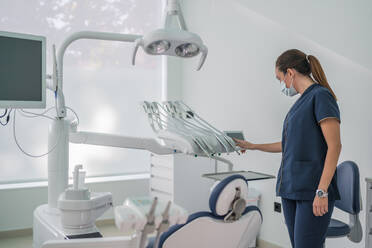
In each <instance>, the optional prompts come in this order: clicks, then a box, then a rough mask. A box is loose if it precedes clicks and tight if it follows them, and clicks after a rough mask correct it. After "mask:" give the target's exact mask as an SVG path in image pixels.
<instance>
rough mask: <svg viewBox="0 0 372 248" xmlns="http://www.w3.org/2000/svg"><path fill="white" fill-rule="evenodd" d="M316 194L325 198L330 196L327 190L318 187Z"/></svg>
mask: <svg viewBox="0 0 372 248" xmlns="http://www.w3.org/2000/svg"><path fill="white" fill-rule="evenodd" d="M316 196H317V197H319V198H325V197H327V196H328V193H327V192H325V191H324V190H322V189H317V190H316Z"/></svg>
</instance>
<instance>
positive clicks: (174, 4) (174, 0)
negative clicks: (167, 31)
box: [164, 0, 187, 31]
mask: <svg viewBox="0 0 372 248" xmlns="http://www.w3.org/2000/svg"><path fill="white" fill-rule="evenodd" d="M170 16H177V20H178V24H179V26H180V29H182V30H186V31H187V25H186V22H185V18H184V17H183V14H182V9H181V5H180V3H179V1H178V0H167V6H166V9H165V21H164V27H165V28H167V27H168V26H169V17H170Z"/></svg>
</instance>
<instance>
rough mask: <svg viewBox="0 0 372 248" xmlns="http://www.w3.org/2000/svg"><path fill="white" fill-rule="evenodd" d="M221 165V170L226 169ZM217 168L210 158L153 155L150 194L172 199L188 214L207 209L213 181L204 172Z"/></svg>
mask: <svg viewBox="0 0 372 248" xmlns="http://www.w3.org/2000/svg"><path fill="white" fill-rule="evenodd" d="M219 165H220V166H221V169H219V171H220V170H223V169H225V168H227V166H225V165H222V164H221V163H219ZM214 171H215V162H214V160H211V159H209V158H205V157H197V158H195V157H193V156H190V155H185V154H172V155H156V154H151V179H150V194H151V196H153V197H155V196H157V197H158V198H159V199H162V200H167V201H168V200H171V201H173V202H174V203H176V204H178V205H180V206H182V207H184V208H185V209H186V210H187V211H188V212H189V213H194V212H197V211H208V210H209V206H208V200H209V192H210V188H211V187H212V185H213V183H214V182H213V180H210V179H206V178H204V177H202V175H203V174H206V173H213V172H214Z"/></svg>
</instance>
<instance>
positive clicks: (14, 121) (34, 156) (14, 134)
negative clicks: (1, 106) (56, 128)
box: [9, 110, 61, 158]
mask: <svg viewBox="0 0 372 248" xmlns="http://www.w3.org/2000/svg"><path fill="white" fill-rule="evenodd" d="M11 111H12V110H10V112H9V114H10V113H11ZM16 112H17V110H14V113H13V137H14V141H15V143H16V144H17V146H18V148H19V150H21V152H23V153H24V154H25V155H27V156H29V157H32V158H41V157H44V156H46V155H48V154H49V153H51V152H52V151H54V149H56V147H57V146H58V143H59V141H60V139H61V132H60V133H59V135H58V139H57V141H56V144H55V145H54V146H53V148H52V149H51V150H50V151H48V152H47V153H44V154H41V155H32V154H30V153H28V152H26V151H25V150H24V149H23V148H22V147H21V146H20V144H19V142H18V140H17V135H16ZM30 113H31V112H30ZM48 117H49V116H48ZM49 118H50V117H49Z"/></svg>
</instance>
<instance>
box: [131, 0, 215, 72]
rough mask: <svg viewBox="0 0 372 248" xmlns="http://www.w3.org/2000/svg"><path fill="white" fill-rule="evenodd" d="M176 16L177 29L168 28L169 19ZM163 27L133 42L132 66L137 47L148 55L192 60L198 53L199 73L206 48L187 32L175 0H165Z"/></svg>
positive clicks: (195, 36) (193, 34) (199, 40)
mask: <svg viewBox="0 0 372 248" xmlns="http://www.w3.org/2000/svg"><path fill="white" fill-rule="evenodd" d="M172 16H176V17H177V20H178V24H179V29H176V28H170V27H169V26H170V17H172ZM164 27H165V28H162V29H157V30H154V31H152V32H150V33H148V34H146V35H144V36H143V37H141V38H139V39H137V40H136V41H135V46H134V50H133V57H132V64H133V65H134V64H135V61H136V55H137V51H138V48H139V47H142V48H143V50H144V51H145V52H146V53H147V54H150V55H168V56H175V57H180V58H192V57H195V56H197V55H199V54H200V53H201V54H202V55H201V57H200V61H199V64H198V67H197V70H198V71H199V70H200V69H201V67H202V66H203V64H204V62H205V60H206V58H207V54H208V48H207V47H206V46H205V45H204V44H203V41H202V39H201V38H200V36H199V35H197V34H195V33H191V32H189V31H188V30H187V27H186V22H185V20H184V18H183V14H182V11H181V8H180V5H179V3H178V1H177V0H167V7H166V15H165V22H164Z"/></svg>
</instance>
